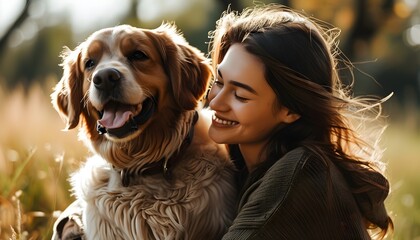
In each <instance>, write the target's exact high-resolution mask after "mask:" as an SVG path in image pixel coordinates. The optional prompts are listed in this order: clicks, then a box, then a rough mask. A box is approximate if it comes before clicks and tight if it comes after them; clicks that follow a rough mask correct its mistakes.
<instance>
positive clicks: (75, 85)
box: [51, 48, 83, 130]
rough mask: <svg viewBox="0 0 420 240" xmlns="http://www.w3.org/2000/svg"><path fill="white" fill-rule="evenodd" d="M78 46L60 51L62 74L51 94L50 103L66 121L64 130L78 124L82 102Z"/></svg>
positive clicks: (81, 78) (81, 79) (81, 77)
mask: <svg viewBox="0 0 420 240" xmlns="http://www.w3.org/2000/svg"><path fill="white" fill-rule="evenodd" d="M79 49H80V48H76V50H75V51H71V50H70V49H68V48H65V49H64V51H63V53H62V55H61V56H62V58H63V62H62V64H61V66H62V67H63V70H64V71H63V76H62V77H61V80H60V81H59V82H58V84H57V85H56V86H55V88H54V92H53V93H52V94H51V99H52V104H53V106H54V108H55V109H56V110H57V112H58V113H59V114H60V116H62V117H63V118H64V119H65V120H66V121H67V124H66V130H69V129H72V128H75V127H76V126H77V125H78V124H79V116H80V113H81V111H82V107H83V105H82V104H83V103H82V97H83V76H82V74H81V71H80V68H79V62H80V58H81V54H80V50H79Z"/></svg>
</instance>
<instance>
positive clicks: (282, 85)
mask: <svg viewBox="0 0 420 240" xmlns="http://www.w3.org/2000/svg"><path fill="white" fill-rule="evenodd" d="M338 35H339V31H338V29H336V28H334V27H332V26H331V25H329V24H327V23H324V22H321V21H319V20H316V19H314V18H310V17H307V16H306V15H304V14H302V13H298V12H296V11H293V10H291V9H289V8H286V7H283V6H279V5H273V4H270V5H265V6H256V7H254V8H249V9H245V10H244V11H243V12H242V13H241V14H238V13H237V12H230V11H227V12H225V13H224V15H223V16H222V17H221V18H220V19H219V21H218V22H217V26H216V30H215V31H214V32H212V33H211V36H210V37H211V42H210V46H209V47H210V54H211V57H212V59H213V66H214V68H216V66H217V64H219V63H220V62H221V61H222V60H223V57H224V56H225V54H226V52H227V50H228V49H229V47H230V46H231V45H232V44H234V43H241V44H242V45H243V46H244V47H245V48H246V50H247V51H248V52H249V53H251V54H253V55H255V56H257V57H258V58H260V59H261V60H262V62H263V63H264V66H265V78H266V80H267V82H268V84H269V85H270V86H271V88H272V89H273V90H274V92H275V94H276V95H277V100H278V101H277V103H276V104H275V105H277V106H281V105H282V106H286V107H287V108H288V109H290V110H291V111H293V112H295V113H298V114H299V115H300V116H301V117H300V119H299V120H297V121H296V122H294V123H292V124H289V125H288V126H287V127H284V128H279V129H277V130H275V131H274V132H273V134H272V136H271V138H270V141H269V143H268V145H267V146H266V150H267V151H266V154H267V155H266V156H265V157H266V158H267V159H279V158H280V157H281V156H283V155H284V154H285V153H286V152H288V151H290V150H291V149H293V148H295V147H298V146H304V147H306V148H307V149H309V150H310V151H312V152H313V153H315V154H316V155H317V156H319V157H320V158H321V159H323V160H324V161H325V163H326V164H328V161H326V159H331V160H332V161H333V163H334V164H335V165H336V166H337V167H338V168H339V169H340V170H341V172H342V173H343V175H344V176H345V177H346V179H347V181H348V183H349V185H350V187H351V190H352V191H353V194H354V196H355V198H356V200H357V201H358V203H359V208H360V209H361V212H362V214H363V215H364V217H365V218H366V220H367V222H368V227H369V228H373V229H379V233H378V234H377V237H378V238H384V237H385V235H386V233H387V231H388V230H392V229H393V223H392V220H391V218H390V217H389V216H388V214H387V212H386V210H385V207H384V203H383V202H384V200H385V198H386V197H387V195H388V192H389V183H388V181H387V180H386V178H385V177H384V176H383V171H384V164H383V163H382V162H381V158H382V153H383V150H382V149H381V148H380V146H379V144H378V143H379V140H380V137H381V134H382V132H383V130H384V128H385V124H384V123H383V122H381V103H382V102H383V101H384V100H385V99H377V98H373V97H353V96H352V92H351V87H352V86H351V84H350V85H347V86H346V85H344V84H343V83H342V82H341V80H340V77H339V73H338V64H340V66H341V65H343V63H346V66H348V67H349V68H350V70H351V67H352V65H351V63H350V62H349V61H347V60H346V59H345V58H343V54H341V53H340V51H339V49H338V47H337V41H336V38H337V36H338ZM275 109H277V108H276V106H274V108H273V111H274V110H275ZM375 126H376V127H375ZM366 198H367V199H368V202H371V203H372V204H364V203H363V202H364V201H365V202H366ZM359 200H360V201H359ZM360 203H363V204H360Z"/></svg>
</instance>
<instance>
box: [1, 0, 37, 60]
mask: <svg viewBox="0 0 420 240" xmlns="http://www.w3.org/2000/svg"><path fill="white" fill-rule="evenodd" d="M31 3H32V0H26V2H25V7H24V8H23V10H22V12H21V13H20V14H19V16H18V17H17V18H16V19H15V21H14V22H13V23H12V25H10V27H9V28H8V29H7V30H6V32H5V33H4V35H3V36H1V37H0V58H1V57H2V55H3V53H4V52H5V49H6V48H7V45H8V40H9V38H10V36H11V35H12V33H13V31H14V30H15V29H16V28H18V27H19V26H20V25H21V24H22V23H23V22H24V21H25V20H26V19H27V18H28V16H29V14H28V11H29V7H30V5H31Z"/></svg>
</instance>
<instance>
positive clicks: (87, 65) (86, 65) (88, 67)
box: [85, 59, 95, 69]
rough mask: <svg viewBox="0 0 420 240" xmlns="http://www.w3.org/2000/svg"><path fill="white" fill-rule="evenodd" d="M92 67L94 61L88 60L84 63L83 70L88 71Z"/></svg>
mask: <svg viewBox="0 0 420 240" xmlns="http://www.w3.org/2000/svg"><path fill="white" fill-rule="evenodd" d="M93 66H95V61H93V60H92V59H88V60H87V61H86V63H85V69H90V68H92V67H93Z"/></svg>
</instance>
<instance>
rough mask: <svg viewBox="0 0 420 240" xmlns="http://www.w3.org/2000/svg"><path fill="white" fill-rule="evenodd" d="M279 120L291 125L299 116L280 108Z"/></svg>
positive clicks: (285, 108)
mask: <svg viewBox="0 0 420 240" xmlns="http://www.w3.org/2000/svg"><path fill="white" fill-rule="evenodd" d="M278 117H279V120H280V121H281V122H282V123H287V124H290V123H293V122H295V121H296V120H298V119H299V118H300V114H297V113H295V112H293V111H291V110H290V109H289V108H287V107H285V106H282V107H281V108H280V111H279V116H278Z"/></svg>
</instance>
